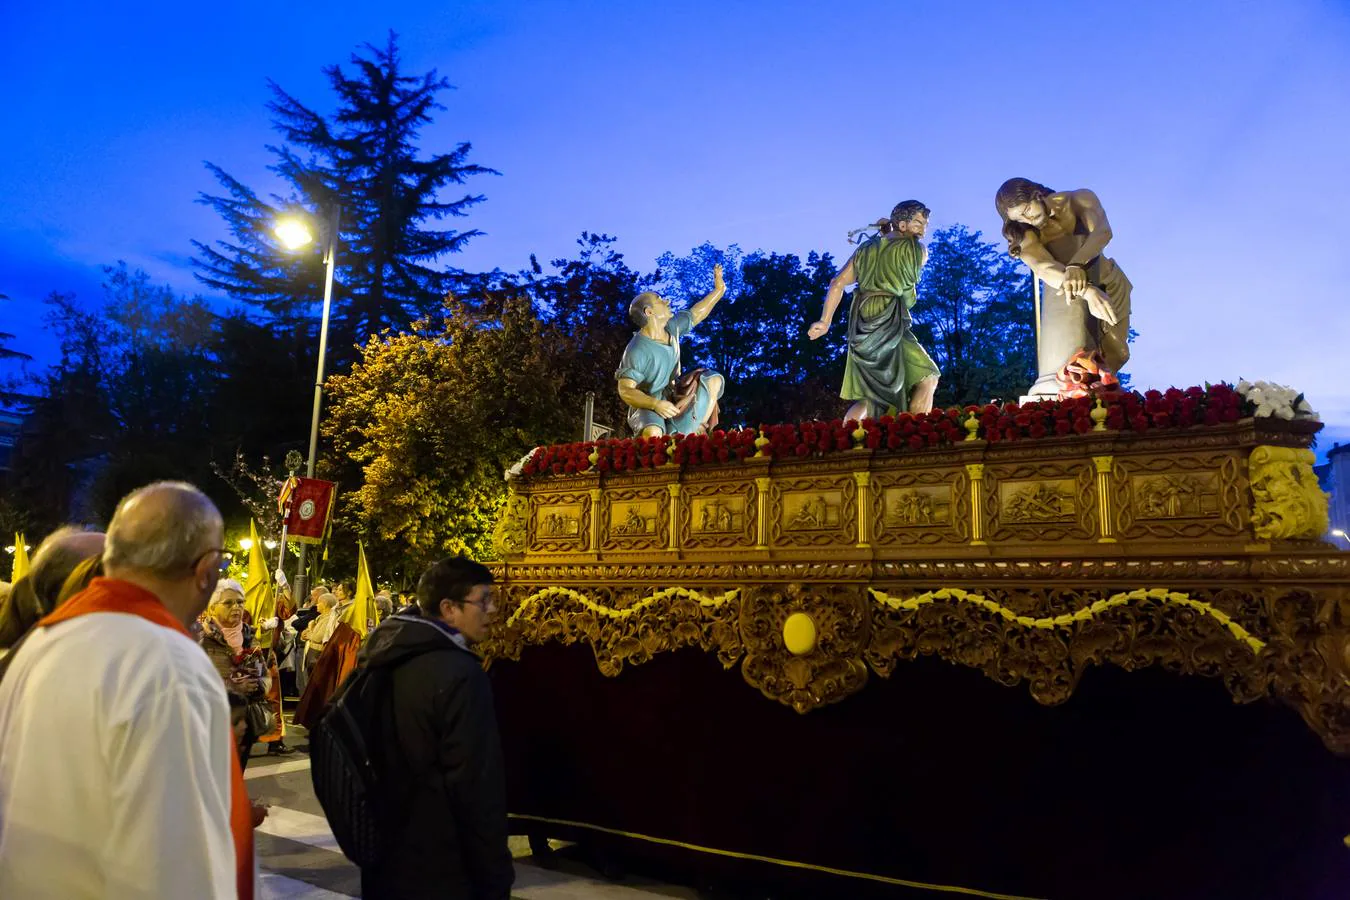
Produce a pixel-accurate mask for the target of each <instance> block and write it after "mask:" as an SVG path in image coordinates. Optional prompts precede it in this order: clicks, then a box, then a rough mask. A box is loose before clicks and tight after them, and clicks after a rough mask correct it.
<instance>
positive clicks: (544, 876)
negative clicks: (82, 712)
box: [244, 715, 698, 900]
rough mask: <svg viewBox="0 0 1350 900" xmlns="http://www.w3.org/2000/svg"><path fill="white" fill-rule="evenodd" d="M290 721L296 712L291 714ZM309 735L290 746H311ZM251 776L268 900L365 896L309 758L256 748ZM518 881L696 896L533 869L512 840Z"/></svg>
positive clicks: (564, 867)
mask: <svg viewBox="0 0 1350 900" xmlns="http://www.w3.org/2000/svg"><path fill="white" fill-rule="evenodd" d="M288 718H289V715H288ZM305 740H306V739H305V737H304V736H303V732H296V733H291V732H290V731H289V729H288V734H287V742H288V743H290V744H291V745H292V746H294V747H298V748H304V747H305V746H306V745H305ZM254 754H255V755H254V757H253V758H252V759H251V760H250V762H249V766H248V768H247V769H246V770H245V772H244V777H245V779H246V780H247V782H248V791H249V795H250V796H251V797H252V798H253V799H254V800H255V801H259V802H262V803H267V804H269V805H270V806H271V811H270V812H269V814H268V816H267V821H265V822H263V824H262V825H261V826H260V827H259V828H258V831H257V846H258V859H259V865H260V867H261V868H262V883H263V897H264V898H265V900H339V898H346V897H359V896H361V874H360V871H359V870H358V869H357V868H356V867H355V866H354V865H352V864H351V863H350V862H349V861H348V860H347V858H346V857H345V856H343V855H342V851H341V850H339V849H338V846H337V842H336V841H335V840H334V839H333V835H332V832H331V831H330V830H329V828H328V822H327V821H326V820H325V819H324V817H323V810H322V809H321V808H320V807H319V801H318V800H317V799H316V798H315V797H314V791H313V789H312V788H311V786H310V777H309V758H308V757H307V756H305V754H304V753H303V752H300V753H296V754H294V755H292V756H285V757H278V756H270V757H269V756H267V755H265V750H264V745H262V744H259V745H257V746H256V747H254ZM511 849H512V852H513V854H514V855H515V856H516V883H515V887H514V888H513V889H512V891H511V896H512V897H513V898H519V900H590V898H597V900H644V898H645V900H651V898H656V897H666V898H669V897H678V898H696V897H697V896H698V894H697V893H696V892H695V891H693V890H690V889H688V888H680V887H674V886H671V885H661V884H656V883H654V882H644V881H642V880H641V879H636V878H634V879H632V880H630V881H627V882H625V883H623V884H621V885H620V884H612V883H609V882H606V881H603V880H601V879H600V878H599V877H598V876H596V875H595V874H594V873H593V872H590V871H589V870H588V869H585V868H584V867H582V866H579V865H577V864H575V863H570V862H568V861H565V860H564V861H562V862H561V863H560V865H559V867H558V868H557V869H553V870H545V869H542V868H540V867H539V866H536V865H532V864H531V862H530V857H529V852H530V851H529V846H528V844H527V843H526V841H525V838H523V837H521V838H513V839H512V846H511Z"/></svg>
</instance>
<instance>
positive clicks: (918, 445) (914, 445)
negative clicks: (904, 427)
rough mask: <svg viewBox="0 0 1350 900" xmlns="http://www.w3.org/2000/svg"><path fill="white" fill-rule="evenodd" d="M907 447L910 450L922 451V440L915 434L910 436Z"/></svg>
mask: <svg viewBox="0 0 1350 900" xmlns="http://www.w3.org/2000/svg"><path fill="white" fill-rule="evenodd" d="M909 447H910V449H911V450H922V449H923V438H922V437H921V436H919V435H917V434H911V435H910V436H909Z"/></svg>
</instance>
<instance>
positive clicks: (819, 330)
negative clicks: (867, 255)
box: [806, 256, 858, 341]
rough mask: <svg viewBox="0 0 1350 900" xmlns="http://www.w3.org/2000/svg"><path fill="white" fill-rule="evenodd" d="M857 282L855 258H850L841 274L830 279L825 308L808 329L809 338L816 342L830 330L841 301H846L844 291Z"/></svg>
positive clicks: (840, 271)
mask: <svg viewBox="0 0 1350 900" xmlns="http://www.w3.org/2000/svg"><path fill="white" fill-rule="evenodd" d="M857 280H858V276H857V275H855V274H854V273H853V257H852V256H850V257H849V258H848V262H846V263H844V267H843V268H842V269H840V270H839V274H838V275H836V276H834V277H833V278H831V279H830V288H829V290H827V291H826V292H825V308H824V309H822V310H821V311H820V318H819V319H818V320H816V321H815V322H812V323H811V325H810V326H809V327H808V328H807V329H806V336H807V337H809V338H810V339H811V340H813V341H814V340H815V339H816V338H818V337H820V336H822V335H823V334H825V332H827V331H829V330H830V323H831V322H833V321H834V311H835V310H836V309H838V308H839V301H840V300H842V299H844V289H845V288H847V287H848V286H849V285H850V284H854V283H856V282H857Z"/></svg>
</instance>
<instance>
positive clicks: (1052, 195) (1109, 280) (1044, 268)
mask: <svg viewBox="0 0 1350 900" xmlns="http://www.w3.org/2000/svg"><path fill="white" fill-rule="evenodd" d="M994 207H995V208H996V209H997V210H998V214H999V216H1000V217H1001V218H1002V219H1003V236H1004V237H1005V238H1007V240H1008V252H1009V253H1010V254H1012V255H1013V256H1015V257H1017V258H1019V259H1021V260H1022V261H1023V262H1025V263H1026V264H1027V265H1028V266H1030V267H1031V271H1032V272H1034V273H1035V275H1036V277H1038V278H1039V279H1040V280H1041V281H1042V282H1044V284H1045V288H1046V291H1045V297H1044V300H1043V302H1042V303H1041V309H1040V321H1039V322H1038V323H1037V342H1036V343H1037V346H1036V361H1037V370H1038V372H1037V378H1036V383H1035V384H1033V385H1032V386H1031V390H1030V391H1029V392H1028V393H1029V394H1030V395H1031V396H1032V397H1036V398H1044V397H1056V396H1059V397H1066V396H1079V395H1081V394H1083V393H1084V392H1086V391H1088V390H1091V389H1093V387H1095V386H1109V385H1112V384H1115V383H1117V380H1116V373H1117V372H1119V371H1120V368H1121V367H1122V366H1123V365H1125V362H1126V360H1128V359H1129V358H1130V349H1129V346H1128V344H1127V343H1126V341H1127V338H1128V336H1129V332H1130V290H1131V286H1130V280H1129V279H1128V278H1126V277H1125V273H1124V272H1122V271H1121V270H1120V267H1119V266H1117V265H1116V263H1115V261H1114V260H1112V259H1109V258H1107V257H1106V256H1104V255H1103V253H1102V251H1103V250H1104V249H1105V248H1106V245H1107V244H1108V243H1109V242H1110V240H1111V223H1110V222H1108V221H1107V219H1106V211H1105V210H1103V209H1102V204H1101V201H1100V200H1098V199H1097V195H1096V194H1094V193H1092V191H1089V190H1077V191H1061V192H1056V191H1052V190H1050V188H1048V187H1046V186H1045V185H1043V184H1037V183H1036V182H1034V181H1028V180H1027V179H1025V178H1010V179H1008V180H1007V181H1005V182H1003V185H1002V186H1001V187H1000V188H999V189H998V193H997V194H996V195H995V197H994Z"/></svg>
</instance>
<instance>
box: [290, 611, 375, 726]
mask: <svg viewBox="0 0 1350 900" xmlns="http://www.w3.org/2000/svg"><path fill="white" fill-rule="evenodd" d="M360 649H361V635H360V634H359V633H357V631H356V629H355V628H353V627H352V626H350V625H348V624H347V623H346V622H339V623H338V626H337V628H335V629H333V636H332V637H331V638H330V639H329V641H328V643H327V644H325V645H324V648H323V652H322V653H320V654H319V658H318V660H317V661H315V663H314V671H313V672H311V673H310V676H309V684H307V685H305V692H304V693H303V694H301V695H300V704H299V705H298V706H296V708H295V724H297V725H300V726H302V727H304V728H313V727H314V726H315V725H317V724H318V722H319V719H320V718H322V717H323V711H324V709H325V708H326V707H327V706H328V701H329V699H330V698H331V697H332V696H333V694H334V693H336V692H337V689H338V686H339V685H341V684H342V682H343V681H345V680H346V678H347V676H348V675H350V674H351V673H352V670H353V669H355V668H356V654H357V651H359V650H360Z"/></svg>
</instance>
